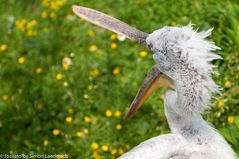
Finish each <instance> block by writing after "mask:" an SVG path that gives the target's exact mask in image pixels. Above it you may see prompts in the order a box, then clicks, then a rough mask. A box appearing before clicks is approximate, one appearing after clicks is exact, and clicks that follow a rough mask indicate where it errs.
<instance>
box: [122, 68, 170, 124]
mask: <svg viewBox="0 0 239 159" xmlns="http://www.w3.org/2000/svg"><path fill="white" fill-rule="evenodd" d="M160 87H169V88H170V89H173V90H175V86H174V84H173V81H172V80H171V79H170V78H169V77H168V76H166V75H164V74H162V73H161V72H160V71H159V70H158V69H157V68H156V66H153V67H152V68H151V70H150V71H149V73H148V75H147V77H146V78H145V80H144V82H143V84H142V86H141V88H140V89H139V91H138V93H137V95H136V96H135V98H134V100H133V102H132V103H131V105H130V108H129V110H128V112H127V114H126V116H125V118H126V120H127V119H128V118H129V117H130V116H132V114H133V113H134V112H136V111H137V110H138V109H139V108H140V107H142V105H143V104H144V102H145V101H146V100H147V99H148V98H149V97H150V95H152V93H153V92H154V91H155V90H157V89H158V88H160Z"/></svg>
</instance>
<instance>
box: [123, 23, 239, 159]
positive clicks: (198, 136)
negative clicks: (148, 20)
mask: <svg viewBox="0 0 239 159" xmlns="http://www.w3.org/2000/svg"><path fill="white" fill-rule="evenodd" d="M211 31H212V29H210V30H208V31H206V32H200V33H196V32H195V31H193V30H192V27H191V25H189V26H185V27H181V28H179V27H165V28H163V29H159V30H157V31H154V32H153V33H152V34H150V35H149V37H148V38H147V39H146V42H147V44H148V45H150V46H151V48H152V50H153V51H154V52H155V54H154V60H155V63H156V65H157V68H158V69H159V71H160V72H163V73H164V74H166V75H167V76H169V77H170V78H171V79H172V80H173V83H174V85H175V91H173V90H168V91H167V92H166V94H165V99H164V107H165V108H164V109H165V115H166V117H167V120H168V123H169V126H170V129H171V131H172V133H171V134H167V135H161V136H158V137H154V138H151V139H149V140H147V141H144V142H143V143H141V144H140V145H138V146H137V147H135V148H133V149H132V150H131V151H129V152H128V153H126V154H124V155H123V156H121V157H120V158H119V159H234V158H235V154H234V152H233V150H232V149H231V148H230V146H229V145H228V144H227V143H226V141H225V140H224V138H223V137H222V136H221V135H220V134H219V133H218V132H217V131H216V130H215V129H214V128H213V127H211V126H210V125H209V124H208V123H207V122H206V121H204V120H203V118H202V117H201V113H202V112H203V111H204V110H205V108H207V107H208V106H210V103H209V100H210V98H211V94H212V93H214V92H218V86H217V85H216V84H215V83H214V81H213V80H212V78H211V76H210V73H211V72H212V71H213V70H212V69H213V67H214V66H213V65H212V64H211V63H210V62H211V61H212V60H214V59H218V58H220V56H218V55H216V54H214V53H212V52H211V51H214V50H216V49H219V48H218V47H216V46H215V45H214V43H213V42H208V41H206V40H205V39H204V38H206V37H207V36H209V35H210V34H211Z"/></svg>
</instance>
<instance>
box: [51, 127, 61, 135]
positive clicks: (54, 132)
mask: <svg viewBox="0 0 239 159" xmlns="http://www.w3.org/2000/svg"><path fill="white" fill-rule="evenodd" d="M60 133H61V132H60V130H58V129H53V130H52V134H53V135H55V136H58V135H60Z"/></svg>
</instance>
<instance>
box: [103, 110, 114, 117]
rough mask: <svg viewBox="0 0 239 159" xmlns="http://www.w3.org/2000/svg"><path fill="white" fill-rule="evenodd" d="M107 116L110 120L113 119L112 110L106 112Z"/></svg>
mask: <svg viewBox="0 0 239 159" xmlns="http://www.w3.org/2000/svg"><path fill="white" fill-rule="evenodd" d="M105 116H106V117H108V118H109V117H111V116H112V111H111V110H106V111H105Z"/></svg>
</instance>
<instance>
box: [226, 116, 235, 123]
mask: <svg viewBox="0 0 239 159" xmlns="http://www.w3.org/2000/svg"><path fill="white" fill-rule="evenodd" d="M227 122H228V124H232V123H233V122H234V116H228V117H227Z"/></svg>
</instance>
